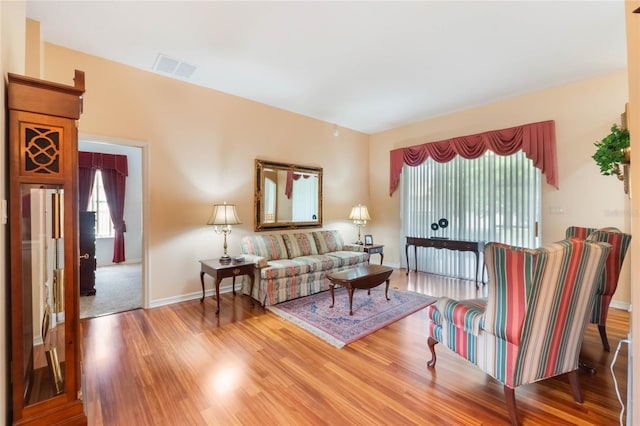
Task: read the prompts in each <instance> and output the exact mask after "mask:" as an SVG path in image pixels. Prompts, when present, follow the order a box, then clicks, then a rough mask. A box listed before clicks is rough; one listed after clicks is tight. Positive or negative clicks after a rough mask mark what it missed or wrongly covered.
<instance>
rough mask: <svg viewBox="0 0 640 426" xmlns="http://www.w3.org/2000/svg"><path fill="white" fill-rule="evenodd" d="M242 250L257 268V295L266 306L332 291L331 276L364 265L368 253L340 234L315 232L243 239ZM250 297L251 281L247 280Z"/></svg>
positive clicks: (255, 297) (245, 278)
mask: <svg viewBox="0 0 640 426" xmlns="http://www.w3.org/2000/svg"><path fill="white" fill-rule="evenodd" d="M240 249H241V251H242V253H243V255H244V256H245V258H246V259H247V260H250V261H253V262H255V263H256V266H257V269H258V271H257V274H258V275H257V276H256V279H255V285H254V289H253V294H252V295H251V296H252V297H253V298H254V299H256V300H258V301H259V302H260V303H261V304H262V305H263V306H268V305H275V304H276V303H281V302H284V301H286V300H290V299H295V298H298V297H302V296H308V295H310V294H314V293H318V292H321V291H324V290H328V289H329V280H328V279H327V275H328V274H330V273H332V272H340V271H344V270H346V269H351V268H355V267H358V266H361V265H364V264H366V263H367V261H368V260H369V255H368V253H366V252H364V249H363V247H362V246H360V245H357V244H345V243H344V241H343V240H342V237H341V235H340V233H339V232H338V231H314V232H300V233H289V234H271V235H251V236H246V237H243V238H242V240H241V241H240ZM243 291H244V293H245V294H249V291H250V280H249V278H248V277H244V280H243Z"/></svg>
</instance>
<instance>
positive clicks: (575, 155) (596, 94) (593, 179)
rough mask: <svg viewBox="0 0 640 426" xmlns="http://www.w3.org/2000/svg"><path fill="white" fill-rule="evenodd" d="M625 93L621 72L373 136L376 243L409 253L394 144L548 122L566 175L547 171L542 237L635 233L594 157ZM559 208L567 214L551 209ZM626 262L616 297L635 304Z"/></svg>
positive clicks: (395, 259) (391, 256)
mask: <svg viewBox="0 0 640 426" xmlns="http://www.w3.org/2000/svg"><path fill="white" fill-rule="evenodd" d="M627 96H628V94H627V74H626V72H624V71H621V72H618V73H613V74H609V75H605V76H602V77H598V78H594V79H590V80H584V81H580V82H577V83H573V84H569V85H566V86H562V87H557V88H553V89H549V90H545V91H540V92H536V93H532V94H528V95H523V96H517V97H514V98H511V99H507V100H504V101H501V102H496V103H493V104H490V105H486V106H484V107H480V108H475V109H472V110H467V111H462V112H458V113H455V114H450V115H446V116H442V117H438V118H434V119H430V120H425V121H421V122H418V123H415V124H412V125H408V126H404V127H399V128H396V129H393V130H389V131H386V132H382V133H378V134H375V135H372V136H371V142H370V148H369V174H370V177H371V178H370V181H369V182H370V183H369V191H370V199H371V202H370V203H371V211H370V213H371V217H372V218H373V220H372V221H371V224H370V226H369V225H367V226H368V231H371V233H373V234H374V235H375V239H376V240H377V241H379V242H384V243H385V245H386V246H385V260H387V259H388V262H390V263H394V264H399V263H400V257H399V256H400V255H401V254H402V253H404V246H403V245H404V241H403V240H402V239H401V236H400V230H401V227H400V190H399V189H398V190H396V192H395V193H394V194H393V196H392V197H389V152H390V151H391V150H393V149H395V148H400V147H406V146H412V145H416V144H420V143H425V142H432V141H438V140H441V139H446V138H450V137H454V136H463V135H469V134H474V133H479V132H484V131H487V130H494V129H502V128H507V127H512V126H517V125H520V124H526V123H532V122H537V121H543V120H555V122H556V138H557V153H558V174H559V177H560V189H559V190H556V189H555V188H553V187H551V186H550V185H548V184H547V183H546V181H545V179H544V177H543V182H544V184H543V193H542V229H541V232H542V240H543V243H548V242H552V241H555V240H559V239H562V238H563V237H564V232H565V229H566V228H567V227H568V226H570V225H579V226H590V227H604V226H615V227H618V228H620V229H622V230H625V231H629V229H630V224H629V223H628V220H627V218H626V214H625V212H627V211H628V197H627V196H625V194H624V190H623V186H622V183H621V182H620V181H618V180H617V179H616V178H614V177H610V176H601V175H600V173H599V169H598V167H597V166H596V164H595V162H594V161H593V159H591V155H593V152H594V151H595V147H594V145H593V144H594V142H596V141H598V140H600V139H602V138H603V137H604V136H606V135H607V134H608V133H609V129H610V127H611V124H613V123H619V122H620V114H621V113H622V112H623V111H624V107H625V103H626V102H627ZM558 211H563V212H564V213H561V214H558V213H552V212H558ZM628 264H629V262H628V261H627V262H625V273H624V274H623V277H622V280H621V283H620V285H619V286H618V290H617V292H616V295H615V296H614V299H615V302H617V303H619V304H620V305H621V306H625V307H626V306H627V304H628V302H629V283H628V280H629V277H628ZM615 302H614V303H615Z"/></svg>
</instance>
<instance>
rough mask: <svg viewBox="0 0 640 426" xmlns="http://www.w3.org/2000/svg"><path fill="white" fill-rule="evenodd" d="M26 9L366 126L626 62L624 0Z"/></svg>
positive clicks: (113, 48)
mask: <svg viewBox="0 0 640 426" xmlns="http://www.w3.org/2000/svg"><path fill="white" fill-rule="evenodd" d="M27 16H28V17H29V18H31V19H34V20H36V21H39V22H40V24H41V33H42V38H43V39H44V40H45V41H47V42H51V43H54V44H58V45H61V46H65V47H68V48H71V49H74V50H78V51H81V52H85V53H88V54H91V55H96V56H100V57H103V58H106V59H109V60H112V61H116V62H120V63H123V64H127V65H130V66H133V67H136V68H139V69H142V70H147V71H151V72H158V73H163V71H158V70H156V69H155V68H154V67H155V66H156V65H157V64H158V63H159V64H160V65H163V66H168V67H166V68H165V69H166V70H167V71H177V73H176V72H174V73H173V74H171V76H172V78H178V79H181V80H185V81H188V82H190V83H193V84H196V85H200V86H204V87H208V88H212V89H216V90H219V91H222V92H225V93H230V94H233V95H237V96H241V97H243V98H247V99H251V100H254V101H257V102H261V103H264V104H268V105H272V106H275V107H278V108H282V109H285V110H288V111H293V112H296V113H300V114H303V115H306V116H310V117H314V118H317V119H320V120H324V121H327V122H330V123H336V124H338V125H339V126H341V127H347V128H351V129H354V130H358V131H362V132H365V133H375V132H378V131H382V130H386V129H390V128H394V127H397V126H400V125H404V124H408V123H412V122H415V121H419V120H422V119H426V118H431V117H435V116H438V115H443V114H447V113H451V112H454V111H459V110H464V109H468V108H473V107H476V106H479V105H482V104H486V103H490V102H493V101H496V100H499V99H504V98H508V97H511V96H515V95H519V94H523V93H527V92H533V91H538V90H542V89H546V88H549V87H553V86H557V85H562V84H566V83H569V82H572V81H576V80H581V79H585V78H589V77H593V76H597V75H600V74H605V73H609V72H613V71H620V70H624V69H625V68H626V41H625V27H624V22H625V21H624V2H623V1H621V0H609V1H454V0H451V1H414V2H398V1H389V2H367V1H356V2H349V1H335V2H324V1H317V2H307V1H300V2H270V1H261V2H235V1H231V2H217V1H193V2H185V1H136V2H131V1H27ZM160 55H164V56H163V57H164V59H165V60H166V59H168V60H169V61H168V62H167V61H162V62H158V58H159V56H160ZM171 60H174V62H171ZM176 64H177V65H181V66H179V67H177V68H176V70H173V69H172V68H173V66H174V65H176ZM192 67H195V69H194V68H192ZM189 74H190V75H189Z"/></svg>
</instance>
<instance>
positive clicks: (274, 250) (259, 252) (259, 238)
mask: <svg viewBox="0 0 640 426" xmlns="http://www.w3.org/2000/svg"><path fill="white" fill-rule="evenodd" d="M240 250H242V253H243V254H252V255H255V256H262V257H264V258H265V259H267V260H279V259H287V247H286V246H285V244H284V240H283V238H282V235H250V236H246V237H242V240H240Z"/></svg>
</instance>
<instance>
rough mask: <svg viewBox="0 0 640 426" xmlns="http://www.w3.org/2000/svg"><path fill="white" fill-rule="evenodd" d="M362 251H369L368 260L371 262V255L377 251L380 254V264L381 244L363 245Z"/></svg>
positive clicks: (382, 248)
mask: <svg viewBox="0 0 640 426" xmlns="http://www.w3.org/2000/svg"><path fill="white" fill-rule="evenodd" d="M364 251H366V252H367V253H369V262H371V255H372V254H376V253H378V254H379V255H380V264H381V265H382V261H383V260H384V246H383V245H382V244H372V245H368V246H367V245H365V246H364Z"/></svg>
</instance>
